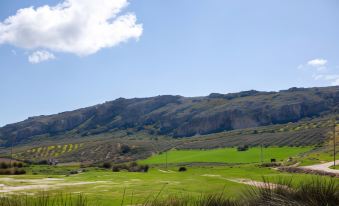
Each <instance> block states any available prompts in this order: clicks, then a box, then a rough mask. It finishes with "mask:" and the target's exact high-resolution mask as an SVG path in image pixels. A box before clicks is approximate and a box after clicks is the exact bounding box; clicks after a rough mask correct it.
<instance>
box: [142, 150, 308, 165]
mask: <svg viewBox="0 0 339 206" xmlns="http://www.w3.org/2000/svg"><path fill="white" fill-rule="evenodd" d="M311 149H312V147H268V148H262V151H263V161H264V162H269V161H270V160H271V159H276V160H277V161H283V160H284V159H286V158H289V157H294V156H296V155H298V154H301V153H304V152H307V151H310V150H311ZM166 156H167V161H168V163H192V162H219V163H233V164H234V163H259V162H260V161H261V148H260V147H254V148H250V149H249V150H247V151H241V152H240V151H237V149H236V148H222V149H213V150H171V151H169V152H167V154H166V152H164V153H162V154H160V155H155V156H152V157H150V158H149V159H146V160H142V161H140V163H143V164H164V163H165V161H166Z"/></svg>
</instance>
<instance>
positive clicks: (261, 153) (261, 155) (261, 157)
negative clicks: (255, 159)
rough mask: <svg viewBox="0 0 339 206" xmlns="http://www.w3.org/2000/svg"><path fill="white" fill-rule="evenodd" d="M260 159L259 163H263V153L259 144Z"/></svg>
mask: <svg viewBox="0 0 339 206" xmlns="http://www.w3.org/2000/svg"><path fill="white" fill-rule="evenodd" d="M260 160H261V164H263V163H264V154H263V148H262V144H261V145H260Z"/></svg>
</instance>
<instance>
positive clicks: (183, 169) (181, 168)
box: [179, 167, 187, 172]
mask: <svg viewBox="0 0 339 206" xmlns="http://www.w3.org/2000/svg"><path fill="white" fill-rule="evenodd" d="M186 171H187V168H186V167H179V172H186Z"/></svg>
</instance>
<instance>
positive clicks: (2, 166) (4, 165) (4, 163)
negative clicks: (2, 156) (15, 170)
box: [0, 162, 10, 169]
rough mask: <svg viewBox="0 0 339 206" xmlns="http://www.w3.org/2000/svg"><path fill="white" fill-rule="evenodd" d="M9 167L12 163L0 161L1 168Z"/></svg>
mask: <svg viewBox="0 0 339 206" xmlns="http://www.w3.org/2000/svg"><path fill="white" fill-rule="evenodd" d="M9 167H10V165H9V164H8V163H6V162H1V163H0V169H7V168H9Z"/></svg>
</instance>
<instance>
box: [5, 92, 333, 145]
mask: <svg viewBox="0 0 339 206" xmlns="http://www.w3.org/2000/svg"><path fill="white" fill-rule="evenodd" d="M333 113H337V114H339V87H338V86H336V87H325V88H309V89H304V88H292V89H289V90H284V91H280V92H258V91H253V90H252V91H247V92H240V93H232V94H226V95H224V94H215V93H214V94H211V95H209V96H207V97H197V98H186V97H181V96H170V95H166V96H157V97H151V98H135V99H123V98H120V99H117V100H114V101H111V102H106V103H104V104H100V105H96V106H93V107H88V108H83V109H79V110H75V111H71V112H64V113H60V114H56V115H49V116H39V117H33V118H29V119H27V120H25V121H22V122H19V123H15V124H10V125H7V126H5V127H2V128H0V140H1V141H0V142H2V145H9V142H10V141H9V139H13V138H15V139H16V141H15V142H16V143H20V142H25V141H28V140H30V139H32V138H37V137H41V136H45V137H54V136H57V135H58V137H59V136H62V135H63V134H67V133H69V132H70V131H72V134H75V135H80V136H85V135H92V134H100V133H105V132H109V131H112V130H119V129H132V130H147V131H149V132H150V133H151V134H165V135H170V136H173V137H187V136H193V135H196V134H209V133H214V132H220V131H224V130H233V129H242V128H248V127H256V126H264V125H270V124H278V123H287V122H295V121H298V120H300V119H302V118H305V117H316V116H321V115H327V114H333Z"/></svg>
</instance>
